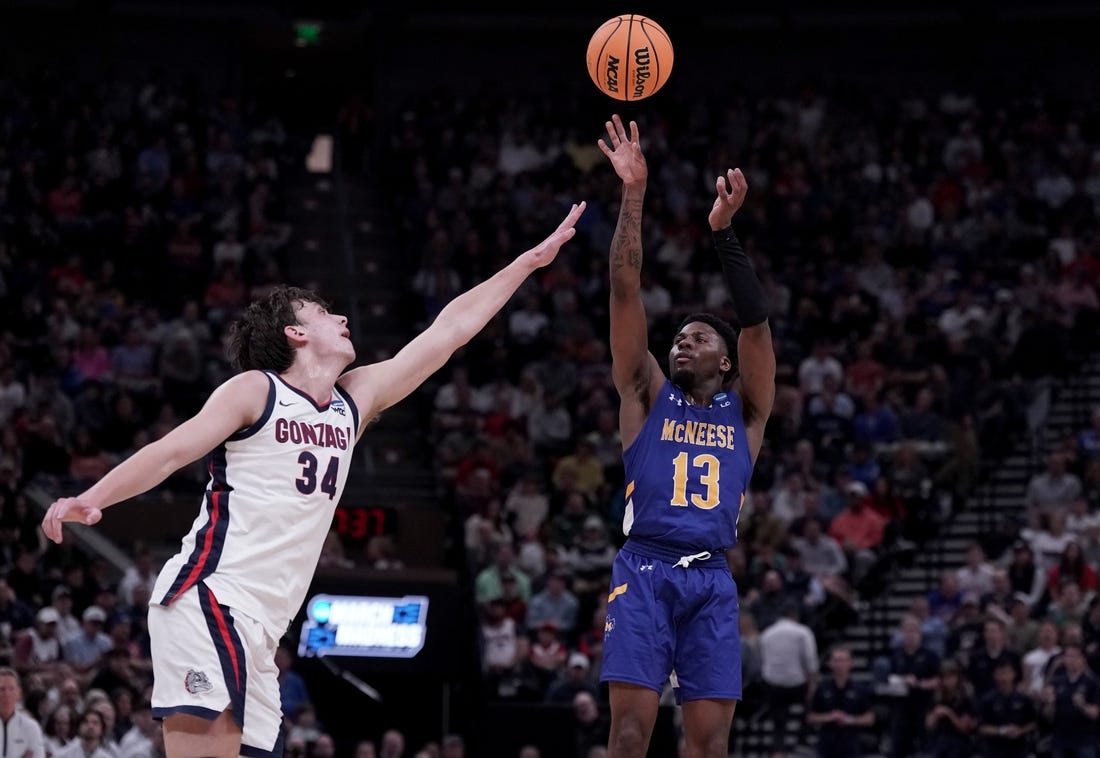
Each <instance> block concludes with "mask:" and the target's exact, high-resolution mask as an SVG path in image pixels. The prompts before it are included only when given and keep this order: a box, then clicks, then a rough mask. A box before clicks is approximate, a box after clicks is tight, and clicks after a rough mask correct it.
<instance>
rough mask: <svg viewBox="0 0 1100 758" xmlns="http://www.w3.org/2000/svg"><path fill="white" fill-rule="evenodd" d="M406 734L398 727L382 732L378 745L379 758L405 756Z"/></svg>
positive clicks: (400, 757)
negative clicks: (397, 728)
mask: <svg viewBox="0 0 1100 758" xmlns="http://www.w3.org/2000/svg"><path fill="white" fill-rule="evenodd" d="M404 755H405V735H404V734H402V733H401V732H399V731H398V730H396V729H388V730H386V731H385V732H383V734H382V741H381V743H380V744H379V746H378V758H404Z"/></svg>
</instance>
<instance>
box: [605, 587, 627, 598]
mask: <svg viewBox="0 0 1100 758" xmlns="http://www.w3.org/2000/svg"><path fill="white" fill-rule="evenodd" d="M625 594H626V584H620V585H619V586H618V587H616V588H615V589H613V590H611V594H610V595H608V596H607V602H609V603H610V602H611V601H612V600H614V599H615V598H617V597H618V596H619V595H625Z"/></svg>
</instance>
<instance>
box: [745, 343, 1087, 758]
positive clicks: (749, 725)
mask: <svg viewBox="0 0 1100 758" xmlns="http://www.w3.org/2000/svg"><path fill="white" fill-rule="evenodd" d="M1098 406H1100V356H1093V357H1092V358H1091V359H1090V360H1088V361H1087V362H1085V363H1084V364H1083V365H1082V366H1081V369H1080V370H1079V371H1078V372H1076V373H1075V374H1073V375H1072V376H1069V377H1067V378H1066V379H1065V380H1063V381H1060V382H1057V383H1055V386H1054V387H1053V392H1052V401H1051V404H1050V407H1049V411H1048V412H1047V413H1046V417H1045V422H1044V423H1041V424H1040V425H1039V431H1038V435H1037V436H1036V437H1034V438H1027V437H1026V436H1025V438H1022V439H1020V440H1018V441H1017V443H1016V445H1015V446H1014V447H1013V449H1012V451H1011V453H1010V454H1009V455H1008V456H1007V457H1005V458H1004V459H1003V460H1002V461H1000V462H999V464H998V465H996V466H995V468H992V469H991V470H990V471H989V473H988V475H987V476H986V477H985V478H984V479H983V481H982V482H981V483H980V484H979V485H978V487H977V488H975V491H974V492H973V493H972V495H971V496H970V498H968V500H967V502H966V503H965V505H964V507H963V508H961V509H959V511H958V512H956V513H955V514H953V515H952V516H951V517H950V518H949V519H948V520H947V521H946V523H945V524H944V525H943V527H942V529H941V531H940V533H939V535H938V536H937V537H935V538H934V539H932V540H931V541H930V542H929V543H927V544H925V545H924V546H922V547H921V549H920V550H919V551H918V553H917V555H916V557H915V559H914V560H913V561H912V563H911V565H907V566H903V567H899V568H897V569H895V570H894V571H893V572H892V575H891V576H890V578H889V581H888V582H887V585H886V588H885V589H884V590H883V591H882V592H881V593H880V594H879V595H878V596H876V597H875V598H873V599H871V600H870V601H869V602H867V603H865V604H863V605H862V607H861V609H860V621H859V623H857V624H854V625H852V626H849V627H848V628H847V629H846V630H845V632H844V638H845V641H846V643H847V644H848V645H849V647H850V648H851V649H852V653H853V657H854V661H855V671H854V673H853V678H854V679H856V680H858V681H862V682H865V683H868V684H870V682H871V676H870V666H871V662H872V660H873V659H874V658H875V657H876V656H878V655H882V654H884V653H885V652H886V650H887V648H888V645H889V639H890V635H891V634H892V633H893V631H894V629H895V628H896V627H897V625H898V623H899V622H900V621H901V618H902V616H903V615H904V614H905V613H906V612H907V611H908V609H909V607H910V604H911V603H912V601H913V598H915V597H917V596H919V595H922V594H926V593H927V592H928V591H929V590H931V589H933V588H934V587H935V586H936V584H937V583H938V581H939V576H940V575H941V574H942V573H943V571H945V570H947V569H954V568H957V567H959V566H961V565H962V564H963V562H964V555H965V552H966V548H967V546H968V545H969V544H970V543H971V542H972V541H974V540H976V539H978V538H979V537H981V536H982V535H988V534H990V533H991V532H992V531H993V530H994V529H996V528H997V527H998V526H1000V525H1001V524H1002V523H1003V522H1004V521H1005V520H1006V519H1008V518H1011V517H1020V516H1022V515H1023V512H1024V492H1025V490H1026V489H1027V484H1028V480H1029V479H1030V478H1031V476H1032V475H1033V474H1035V473H1036V472H1038V471H1040V470H1041V469H1042V466H1043V457H1044V453H1045V452H1046V451H1049V450H1051V449H1053V448H1054V447H1055V446H1056V445H1057V444H1058V443H1059V442H1061V440H1062V439H1064V438H1065V436H1066V435H1067V434H1070V433H1076V432H1079V431H1081V430H1082V429H1084V428H1085V427H1086V426H1087V424H1088V423H1089V415H1090V412H1091V410H1092V409H1093V408H1095V407H1098ZM821 654H822V663H823V665H824V656H825V651H821ZM756 710H757V711H759V710H760V709H759V708H757V709H756ZM804 718H805V714H804V713H803V711H802V710H801V709H799V708H795V709H792V713H791V721H790V724H789V726H788V741H787V744H788V747H789V749H790V750H791V751H792V752H791V753H790V755H792V756H795V755H799V752H798V751H796V750H795V745H794V740H793V737H792V736H791V735H793V734H795V730H796V727H797V722H798V721H800V720H803V719H804ZM882 733H883V731H882V730H881V729H876V730H874V735H868V739H867V742H868V743H869V744H867V745H865V747H866V748H868V752H867V753H865V755H870V754H873V753H871V752H870V751H873V749H874V744H875V742H876V737H875V736H876V735H878V734H882ZM771 734H772V725H771V723H770V721H769V720H768V719H767V717H766V715H765V714H758V715H755V716H750V717H747V718H746V717H743V716H741V715H738V716H737V718H736V719H735V723H734V729H733V736H734V739H732V740H731V750H732V752H731V755H736V756H744V757H745V758H754V757H755V756H768V755H770V754H771V751H770V744H771V743H770V740H771ZM809 742H811V743H812V737H811V738H810V740H809ZM801 751H802V752H803V753H804V754H806V755H811V754H813V753H812V751H810V750H809V749H808V748H807V747H806V746H803V747H802V749H801Z"/></svg>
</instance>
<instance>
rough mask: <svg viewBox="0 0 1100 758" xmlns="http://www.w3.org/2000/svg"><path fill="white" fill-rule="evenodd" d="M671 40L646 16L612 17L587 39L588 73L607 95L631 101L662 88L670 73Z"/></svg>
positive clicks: (647, 95) (640, 98) (671, 59)
mask: <svg viewBox="0 0 1100 758" xmlns="http://www.w3.org/2000/svg"><path fill="white" fill-rule="evenodd" d="M673 57H674V56H673V52H672V42H671V41H670V40H669V37H668V34H667V33H666V32H665V30H664V29H663V28H661V25H660V24H658V23H657V22H656V21H654V20H653V19H651V18H647V17H645V16H636V15H629V16H615V17H614V18H611V19H608V20H607V21H605V22H604V23H603V24H601V25H600V27H599V28H598V29H597V30H596V32H595V33H594V34H593V35H592V38H591V39H590V40H589V41H588V55H587V60H586V62H587V64H588V75H589V76H590V77H591V78H592V81H593V82H594V83H595V85H596V86H597V87H598V88H599V90H600V91H601V92H603V93H604V94H605V95H607V96H608V97H612V98H614V99H615V100H624V101H634V100H642V99H643V98H647V97H649V96H650V95H652V94H653V93H655V92H656V91H657V90H659V89H661V87H663V86H664V85H665V82H667V81H668V77H669V74H671V73H672V61H673Z"/></svg>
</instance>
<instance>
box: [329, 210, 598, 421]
mask: <svg viewBox="0 0 1100 758" xmlns="http://www.w3.org/2000/svg"><path fill="white" fill-rule="evenodd" d="M584 209H585V203H583V202H582V203H580V204H579V205H574V206H573V207H572V208H571V209H570V210H569V213H568V214H566V216H565V218H564V219H563V220H562V222H561V224H560V225H559V226H558V228H557V229H555V230H554V231H553V233H551V234H550V236H548V237H547V238H546V239H544V240H543V241H542V242H540V243H539V244H537V245H535V246H534V247H533V248H531V249H530V250H528V251H526V252H525V253H522V254H521V255H519V256H518V257H517V258H516V259H515V260H513V261H512V262H511V263H509V264H508V265H507V266H505V267H504V268H503V269H501V270H500V271H498V272H497V273H496V274H494V275H493V276H492V277H491V278H489V279H486V280H485V281H484V282H482V283H481V284H479V285H477V286H476V287H473V288H472V289H470V290H467V291H466V292H464V293H462V294H461V295H459V296H458V297H456V298H455V299H454V300H452V301H451V302H450V303H448V304H447V306H446V307H445V308H444V309H443V310H442V311H440V313H439V315H438V316H437V317H436V318H435V320H434V321H433V322H432V324H431V326H429V327H428V328H427V329H425V330H424V331H423V332H422V333H421V334H420V335H418V336H417V337H416V338H415V339H413V340H412V342H410V343H409V344H408V345H406V346H405V347H404V348H402V349H401V350H400V351H399V352H398V353H397V355H395V356H394V357H393V358H390V359H389V360H385V361H380V362H378V363H375V364H371V365H369V366H361V367H359V368H355V369H352V370H351V371H348V372H347V373H346V374H344V375H343V376H342V377H340V381H339V383H340V386H341V387H343V388H344V389H346V390H347V391H348V392H349V393H351V396H352V399H354V400H355V403H356V404H357V405H358V406H359V408H360V409H361V410H362V412H363V419H364V420H370V419H372V418H374V417H375V416H376V415H378V414H379V413H381V412H382V411H384V410H385V409H386V408H389V407H390V406H392V405H394V404H395V403H397V402H398V401H400V400H401V399H403V398H404V397H406V396H407V395H408V394H409V393H410V392H412V391H413V390H415V389H416V388H417V387H419V386H420V385H421V384H423V382H424V380H426V379H427V378H428V377H429V376H431V375H432V374H434V373H435V372H436V371H438V370H439V369H440V368H442V366H443V364H445V363H446V362H447V361H448V360H449V359H450V357H451V355H453V354H454V352H455V351H456V350H458V348H460V347H462V346H463V345H465V344H466V343H467V342H469V341H470V340H471V339H473V337H474V336H475V335H476V334H477V333H478V332H480V331H481V330H482V329H483V328H484V327H485V325H486V324H487V323H489V320H490V319H491V318H492V317H493V316H494V315H496V313H497V312H498V311H500V309H501V308H503V307H504V305H505V303H507V302H508V300H509V298H511V297H512V295H513V294H514V293H515V291H516V290H517V289H519V286H520V285H521V284H523V282H524V281H525V280H526V279H527V277H528V276H529V275H530V274H531V273H532V272H533V271H535V270H536V269H539V268H542V267H544V266H548V265H550V263H551V262H553V260H554V258H555V257H556V256H557V254H558V251H559V250H561V247H562V245H564V244H565V243H566V242H568V241H569V240H571V239H572V238H573V235H574V234H576V228H575V227H576V224H577V220H578V219H579V218H580V217H581V214H582V213H584ZM365 426H366V425H365V424H364V425H361V426H360V433H362V429H363V428H365Z"/></svg>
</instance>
